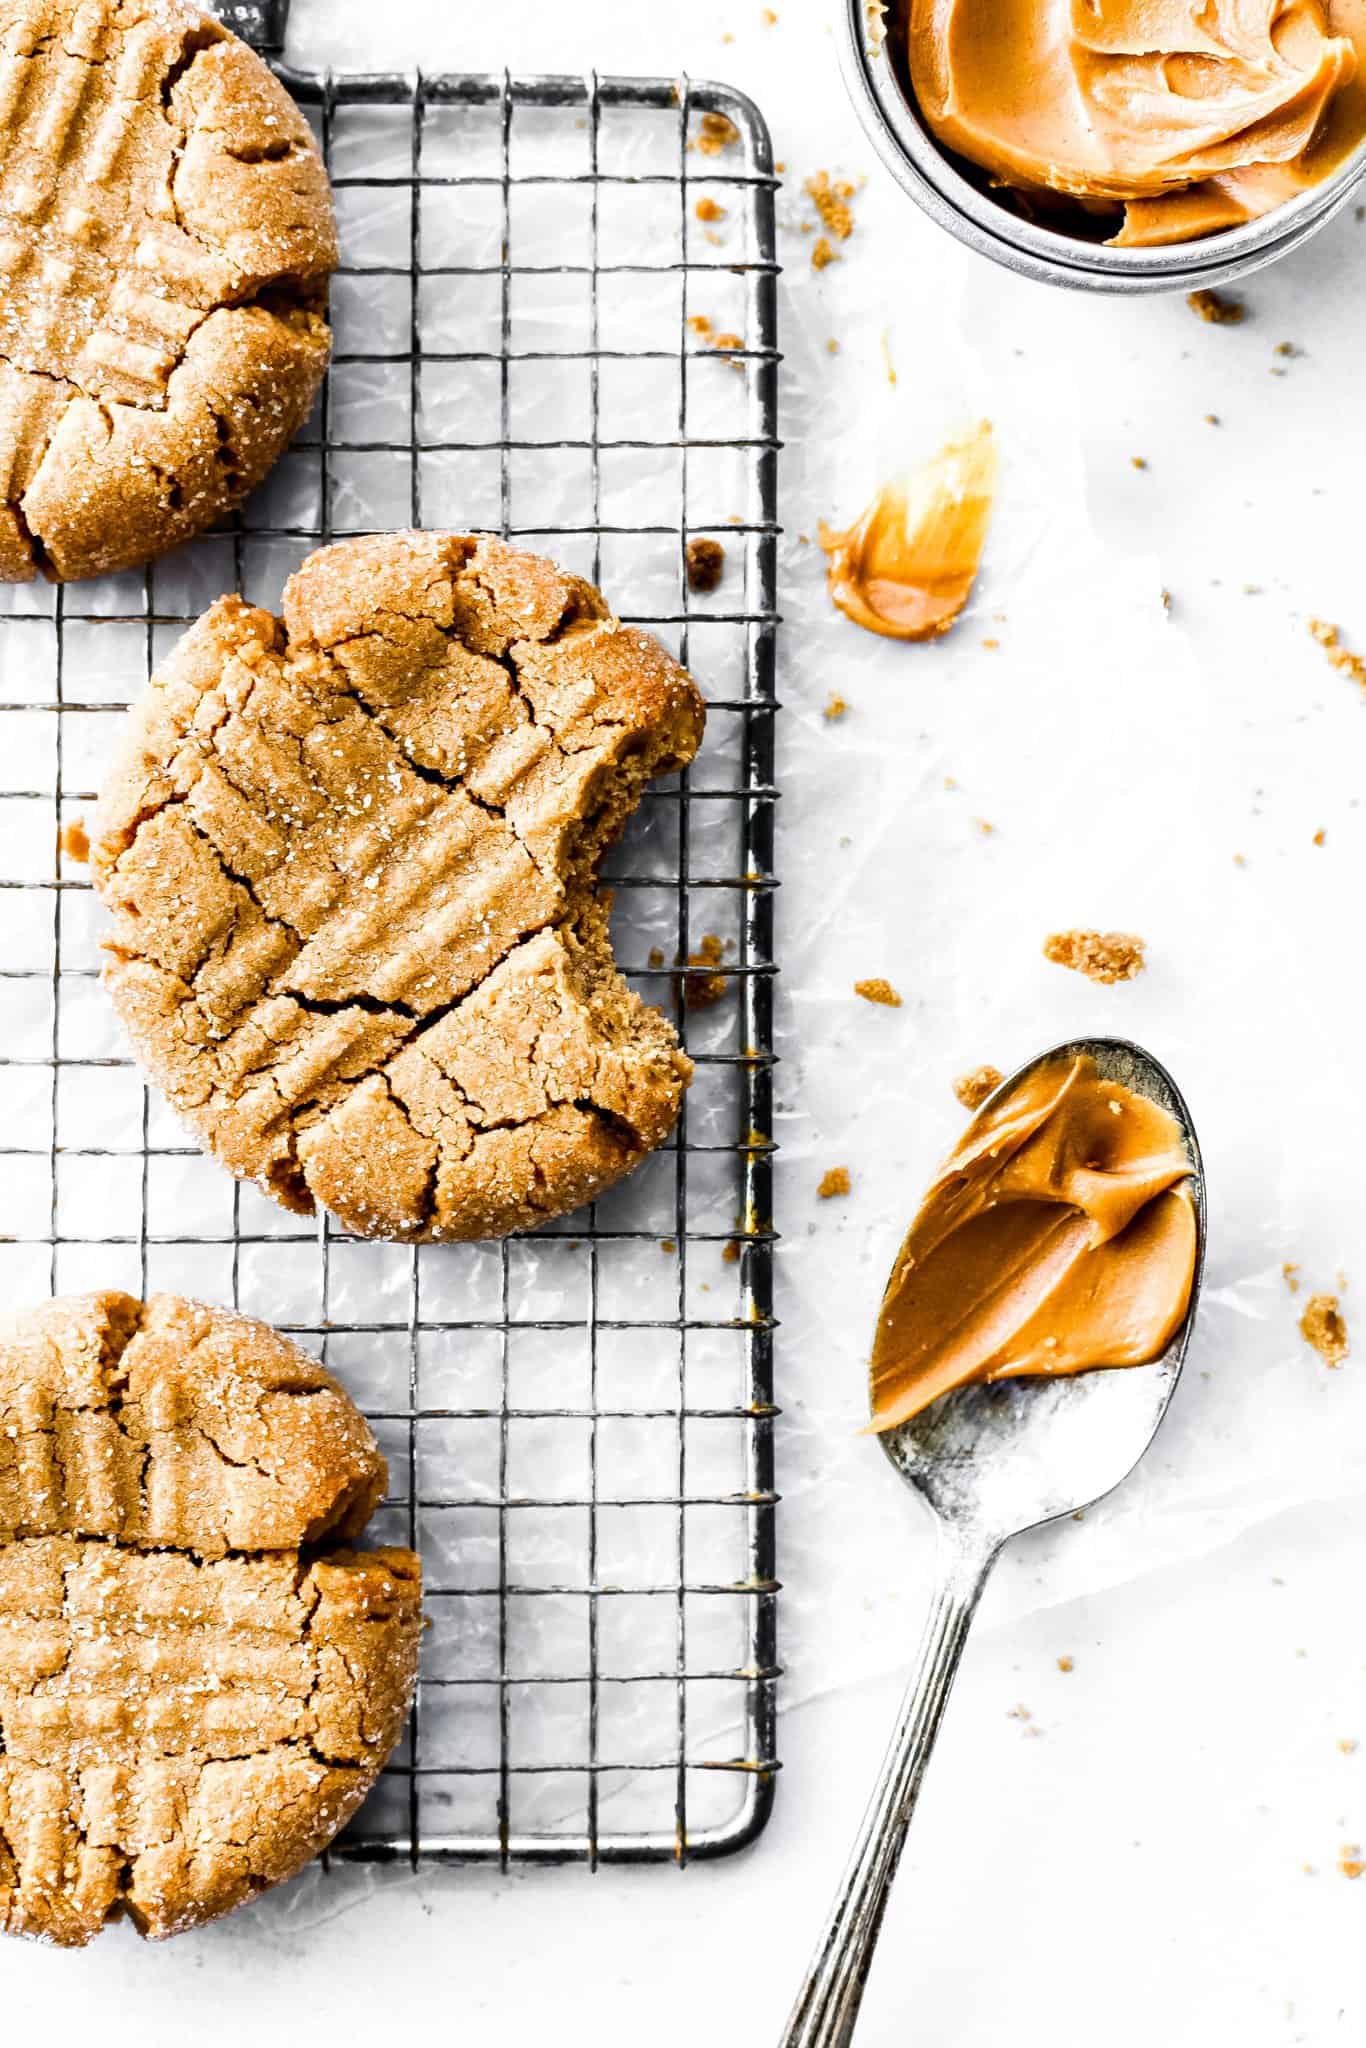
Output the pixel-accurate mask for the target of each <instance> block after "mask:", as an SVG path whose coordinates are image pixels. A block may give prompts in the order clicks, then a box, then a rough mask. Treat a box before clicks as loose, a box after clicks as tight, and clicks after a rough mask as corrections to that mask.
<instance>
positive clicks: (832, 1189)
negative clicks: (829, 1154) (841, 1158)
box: [816, 1166, 849, 1202]
mask: <svg viewBox="0 0 1366 2048" xmlns="http://www.w3.org/2000/svg"><path fill="white" fill-rule="evenodd" d="M848 1192H849V1169H848V1167H847V1166H832V1167H830V1168H828V1169H827V1171H826V1172H825V1173H823V1174H822V1175H821V1184H820V1186H819V1187H818V1188H817V1189H816V1193H817V1194H818V1195H819V1196H820V1198H821V1200H822V1201H823V1202H828V1201H829V1200H830V1197H831V1196H832V1195H847V1194H848Z"/></svg>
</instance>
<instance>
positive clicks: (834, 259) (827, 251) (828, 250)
mask: <svg viewBox="0 0 1366 2048" xmlns="http://www.w3.org/2000/svg"><path fill="white" fill-rule="evenodd" d="M839 260H840V254H839V250H838V249H835V248H832V247H831V245H830V242H829V241H828V239H827V238H826V236H824V235H817V237H816V239H815V241H814V242H813V243H812V244H811V268H812V269H813V270H824V269H825V268H826V267H827V265H829V264H831V263H838V262H839Z"/></svg>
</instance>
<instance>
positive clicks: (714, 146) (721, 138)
mask: <svg viewBox="0 0 1366 2048" xmlns="http://www.w3.org/2000/svg"><path fill="white" fill-rule="evenodd" d="M739 140H740V130H739V129H738V128H737V127H736V125H735V123H734V122H733V121H732V120H731V118H730V115H729V114H715V113H706V114H704V115H703V116H702V125H701V127H700V128H699V130H698V133H697V138H696V145H695V146H696V148H697V149H698V151H699V152H700V154H701V155H703V156H719V155H720V154H721V151H722V150H723V149H729V148H731V146H732V145H733V144H734V143H737V142H738V141H739Z"/></svg>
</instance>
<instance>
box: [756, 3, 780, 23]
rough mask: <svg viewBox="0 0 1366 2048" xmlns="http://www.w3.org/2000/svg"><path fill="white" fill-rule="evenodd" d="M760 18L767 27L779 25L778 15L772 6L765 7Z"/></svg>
mask: <svg viewBox="0 0 1366 2048" xmlns="http://www.w3.org/2000/svg"><path fill="white" fill-rule="evenodd" d="M759 19H760V21H762V23H763V25H764V27H765V28H776V27H777V25H778V16H777V14H776V12H775V11H774V9H773V8H771V7H765V8H764V9H763V10H762V11H761V13H760V15H759Z"/></svg>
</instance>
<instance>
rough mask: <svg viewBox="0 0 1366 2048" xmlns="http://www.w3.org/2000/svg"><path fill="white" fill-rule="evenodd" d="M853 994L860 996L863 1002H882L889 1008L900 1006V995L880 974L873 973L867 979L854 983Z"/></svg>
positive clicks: (896, 1008)
mask: <svg viewBox="0 0 1366 2048" xmlns="http://www.w3.org/2000/svg"><path fill="white" fill-rule="evenodd" d="M854 994H855V995H856V996H862V997H863V1000H864V1002H865V1003H883V1004H885V1006H886V1007H887V1009H889V1010H899V1009H900V1008H901V997H900V996H899V995H898V994H897V992H896V990H895V989H894V988H893V987H892V984H891V983H890V981H887V980H886V979H885V978H884V977H883V976H882V975H880V974H874V975H872V976H870V978H869V979H868V980H867V981H856V982H855V983H854Z"/></svg>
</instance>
